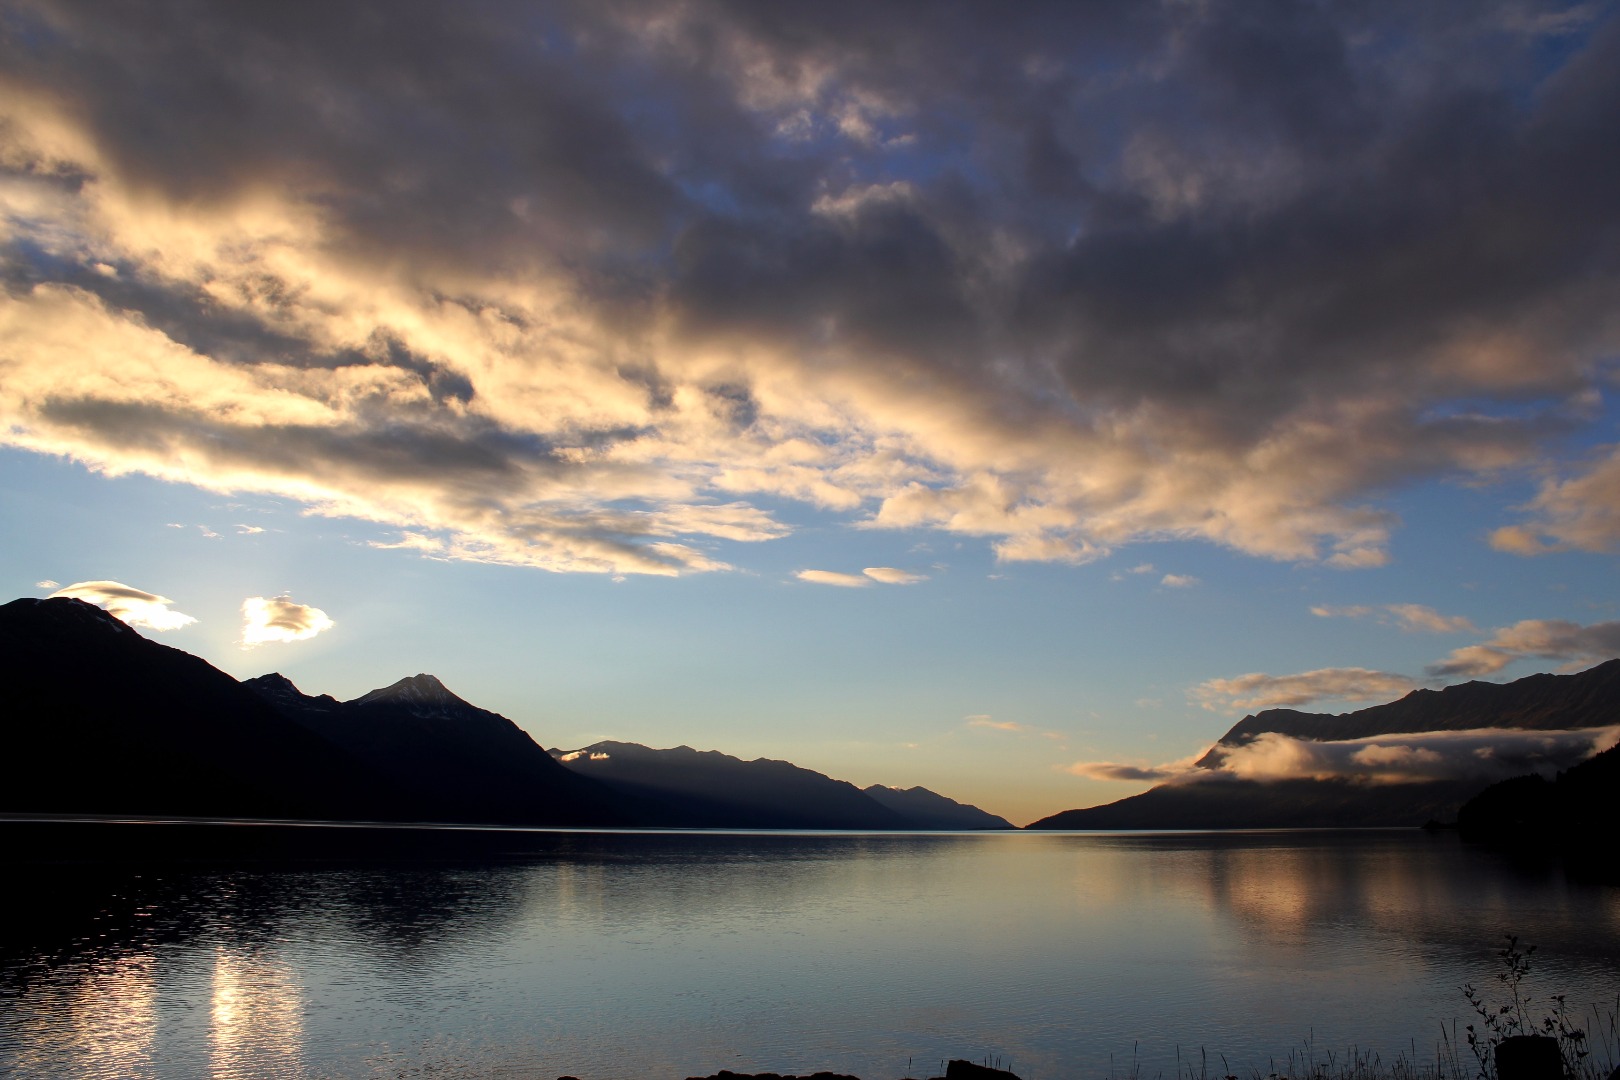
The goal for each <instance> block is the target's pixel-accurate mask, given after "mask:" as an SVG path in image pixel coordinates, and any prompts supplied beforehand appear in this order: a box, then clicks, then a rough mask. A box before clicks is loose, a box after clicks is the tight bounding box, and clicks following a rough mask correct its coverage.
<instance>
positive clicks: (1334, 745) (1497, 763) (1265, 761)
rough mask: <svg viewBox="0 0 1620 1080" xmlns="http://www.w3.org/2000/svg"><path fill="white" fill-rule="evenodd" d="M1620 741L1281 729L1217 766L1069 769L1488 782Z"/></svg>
mask: <svg viewBox="0 0 1620 1080" xmlns="http://www.w3.org/2000/svg"><path fill="white" fill-rule="evenodd" d="M1617 741H1620V725H1615V726H1610V727H1605V728H1586V729H1580V730H1574V731H1522V730H1518V729H1509V728H1480V729H1475V730H1471V731H1425V732H1416V733H1412V734H1398V735H1375V736H1372V737H1369V738H1365V739H1345V740H1339V741H1333V742H1314V741H1312V740H1309V739H1298V738H1294V737H1292V736H1289V735H1283V734H1280V733H1278V732H1275V731H1267V732H1262V733H1261V734H1259V735H1257V736H1256V737H1255V738H1254V739H1252V740H1250V741H1249V742H1247V743H1245V744H1243V745H1240V746H1226V745H1221V746H1217V747H1215V748H1214V753H1213V754H1211V755H1210V760H1211V761H1212V762H1213V764H1212V765H1211V764H1208V763H1206V764H1204V765H1199V761H1200V760H1202V759H1204V755H1201V754H1200V755H1194V756H1192V757H1187V758H1183V759H1181V760H1180V761H1172V762H1167V763H1165V764H1163V765H1130V764H1120V763H1117V762H1108V761H1080V762H1075V763H1074V764H1073V765H1068V766H1065V767H1064V770H1063V771H1065V772H1068V773H1072V774H1073V775H1075V776H1081V777H1085V778H1086V779H1089V780H1113V781H1122V782H1125V781H1128V782H1136V783H1142V782H1153V783H1215V782H1219V781H1222V780H1233V779H1235V780H1252V781H1262V782H1269V781H1277V780H1354V781H1359V782H1363V783H1379V784H1396V783H1415V782H1421V781H1430V780H1453V779H1465V778H1475V779H1481V780H1491V779H1502V778H1506V777H1509V776H1522V775H1524V774H1526V773H1531V772H1540V773H1543V774H1549V773H1552V772H1554V771H1556V770H1558V769H1566V768H1568V767H1569V766H1571V765H1574V764H1576V763H1577V762H1580V761H1584V760H1585V759H1586V758H1588V757H1591V756H1592V755H1593V754H1595V753H1599V752H1601V751H1603V750H1607V749H1608V748H1609V747H1611V746H1613V745H1615V743H1616V742H1617Z"/></svg>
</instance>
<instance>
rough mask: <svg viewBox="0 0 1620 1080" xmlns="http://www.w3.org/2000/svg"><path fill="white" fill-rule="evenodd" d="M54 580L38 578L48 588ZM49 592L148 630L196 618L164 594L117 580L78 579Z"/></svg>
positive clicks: (176, 626) (172, 627)
mask: <svg viewBox="0 0 1620 1080" xmlns="http://www.w3.org/2000/svg"><path fill="white" fill-rule="evenodd" d="M53 584H55V583H54V582H41V583H40V586H39V587H40V588H42V589H43V588H49V587H50V586H51V585H53ZM51 596H53V597H56V596H71V597H75V598H77V599H79V600H84V601H86V602H88V603H91V604H95V605H96V606H97V607H99V608H103V609H105V610H106V611H107V613H108V614H110V615H112V616H113V617H114V618H117V619H120V620H122V621H123V622H126V623H128V624H129V625H130V626H144V627H146V628H148V629H150V630H178V629H180V628H181V627H182V626H190V625H191V624H192V623H194V622H196V621H197V620H196V619H194V618H192V617H191V616H190V615H186V614H184V613H182V612H179V611H175V610H174V609H173V608H171V607H169V605H170V604H172V603H174V601H173V600H170V599H169V598H168V597H167V596H159V595H158V594H157V593H149V592H147V591H145V590H144V589H137V588H135V587H134V586H132V585H125V584H124V583H123V582H121V581H78V582H74V583H73V584H72V585H67V586H64V587H63V588H60V589H57V590H56V591H55V592H54V593H52V594H51Z"/></svg>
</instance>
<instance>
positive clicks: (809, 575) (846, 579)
mask: <svg viewBox="0 0 1620 1080" xmlns="http://www.w3.org/2000/svg"><path fill="white" fill-rule="evenodd" d="M793 576H794V577H796V578H798V579H799V580H800V581H808V582H810V583H811V584H812V585H837V586H838V587H839V588H843V589H862V588H865V587H866V586H868V585H870V584H872V581H871V579H870V578H865V577H862V576H861V575H860V574H841V573H839V572H838V571H836V570H800V571H799V572H798V573H796V574H794V575H793Z"/></svg>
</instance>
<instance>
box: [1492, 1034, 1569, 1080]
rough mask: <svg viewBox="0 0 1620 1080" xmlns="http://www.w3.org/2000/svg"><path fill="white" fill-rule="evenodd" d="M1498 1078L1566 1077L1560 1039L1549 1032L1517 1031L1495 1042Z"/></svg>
mask: <svg viewBox="0 0 1620 1080" xmlns="http://www.w3.org/2000/svg"><path fill="white" fill-rule="evenodd" d="M1496 1075H1497V1078H1498V1080H1563V1076H1564V1058H1563V1055H1562V1054H1560V1053H1559V1052H1558V1040H1557V1039H1554V1038H1551V1037H1550V1036H1547V1035H1514V1036H1512V1037H1511V1038H1507V1039H1503V1040H1502V1041H1501V1042H1499V1043H1497V1044H1496Z"/></svg>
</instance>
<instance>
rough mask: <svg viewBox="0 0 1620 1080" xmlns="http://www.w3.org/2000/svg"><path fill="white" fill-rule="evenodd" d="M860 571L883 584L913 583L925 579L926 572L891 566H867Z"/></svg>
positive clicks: (926, 578) (926, 576) (926, 577)
mask: <svg viewBox="0 0 1620 1080" xmlns="http://www.w3.org/2000/svg"><path fill="white" fill-rule="evenodd" d="M861 573H863V574H865V575H866V576H867V577H869V578H871V579H872V580H873V581H881V582H883V584H885V585H915V584H916V583H917V582H919V581H927V580H928V575H927V574H913V573H911V572H909V571H906V570H897V569H895V568H894V567H892V566H868V567H867V568H866V569H865V570H862V571H861Z"/></svg>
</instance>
